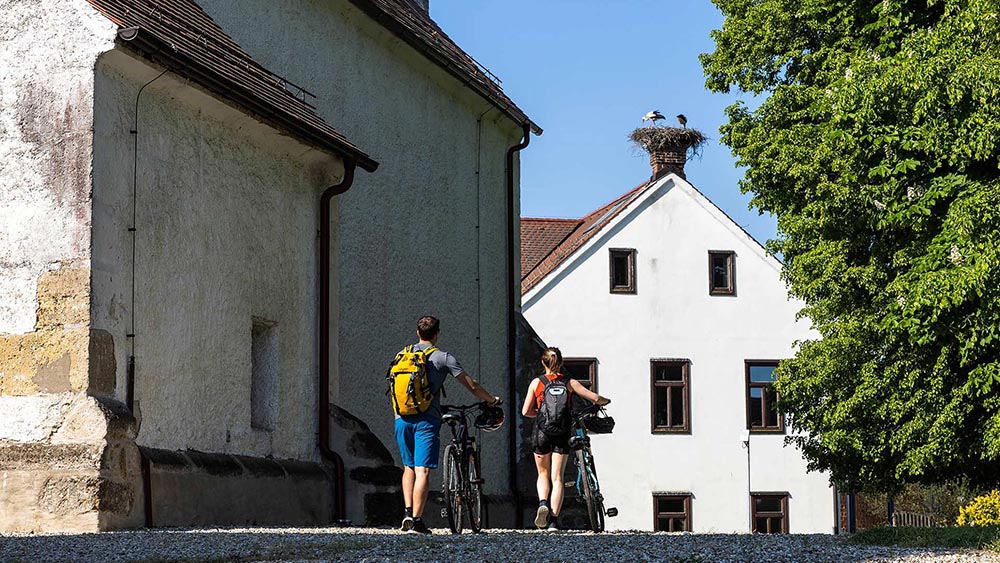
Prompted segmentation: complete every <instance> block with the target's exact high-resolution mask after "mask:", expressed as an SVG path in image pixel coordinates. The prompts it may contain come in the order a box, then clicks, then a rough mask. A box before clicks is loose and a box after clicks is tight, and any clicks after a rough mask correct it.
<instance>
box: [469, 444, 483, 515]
mask: <svg viewBox="0 0 1000 563" xmlns="http://www.w3.org/2000/svg"><path fill="white" fill-rule="evenodd" d="M466 475H468V476H469V480H468V481H467V482H468V484H469V490H468V492H467V493H466V494H465V501H466V502H465V512H466V513H467V514H468V515H469V528H471V529H472V531H473V532H474V533H477V534H478V533H479V532H481V531H482V530H483V481H482V477H481V472H480V470H479V456H478V454H477V452H476V451H470V452H469V466H468V469H467V470H466Z"/></svg>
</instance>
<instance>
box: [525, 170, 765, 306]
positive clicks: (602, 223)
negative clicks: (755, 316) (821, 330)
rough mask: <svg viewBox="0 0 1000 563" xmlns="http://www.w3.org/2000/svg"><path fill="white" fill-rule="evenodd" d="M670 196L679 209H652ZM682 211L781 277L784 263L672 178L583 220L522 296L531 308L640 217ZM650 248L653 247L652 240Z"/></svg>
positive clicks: (628, 195) (541, 264)
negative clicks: (591, 253)
mask: <svg viewBox="0 0 1000 563" xmlns="http://www.w3.org/2000/svg"><path fill="white" fill-rule="evenodd" d="M668 192H671V198H674V199H675V201H674V203H668V204H666V205H656V206H653V205H652V203H653V202H654V201H655V200H658V199H660V198H662V197H663V196H665V195H667V193H668ZM677 198H683V199H684V200H685V202H684V204H681V203H680V202H679V201H677ZM680 205H683V206H684V207H689V208H690V209H688V210H686V211H684V212H683V213H684V214H686V215H691V217H685V220H694V221H697V222H699V223H701V224H702V225H703V226H704V227H705V229H709V230H712V229H714V231H715V232H717V233H725V234H724V236H723V235H719V236H721V238H723V239H724V240H725V241H726V244H725V245H724V246H726V245H736V246H738V247H739V248H735V247H734V248H731V250H739V251H743V252H749V253H751V254H752V255H754V256H756V257H757V258H758V259H760V260H763V261H765V262H767V263H768V264H769V267H770V268H772V269H773V270H775V271H780V269H781V263H780V262H779V261H778V260H777V259H776V258H775V257H774V256H772V255H771V254H769V253H768V252H767V251H766V249H765V248H764V247H763V246H762V245H761V244H760V243H759V242H757V240H756V239H754V238H753V237H752V236H751V235H750V234H749V233H747V232H746V231H745V230H744V229H743V228H742V227H740V226H739V225H738V224H737V223H736V222H735V221H733V220H732V218H730V217H729V216H728V215H726V213H725V212H723V211H722V210H721V209H720V208H719V207H718V206H716V205H715V204H714V203H713V202H712V201H711V200H710V199H708V198H707V197H706V196H705V195H704V194H702V193H701V192H700V191H699V190H698V189H697V188H695V187H694V186H693V185H691V184H690V183H688V182H687V181H685V180H683V179H682V178H680V177H679V176H676V175H674V174H669V175H667V176H664V177H663V178H661V179H659V180H657V181H655V182H649V183H646V184H643V185H640V186H639V187H637V188H635V189H633V190H631V191H630V192H628V193H626V194H625V195H623V196H621V197H619V198H617V199H616V200H614V201H612V202H611V203H609V204H607V205H605V206H603V207H601V208H600V209H598V210H596V211H594V212H593V213H591V214H590V215H588V216H587V217H585V218H584V219H582V220H581V224H580V226H579V227H578V228H577V229H575V230H574V232H573V233H571V234H570V235H569V236H568V237H567V238H566V239H565V240H564V241H563V242H562V243H560V244H559V245H558V246H557V247H556V248H555V249H554V250H553V251H552V252H550V253H549V254H548V255H547V256H545V257H544V258H543V259H542V260H541V261H540V262H539V263H538V265H537V266H535V268H534V269H533V270H532V271H531V272H529V273H528V274H527V275H525V276H524V277H523V279H522V287H521V294H522V296H524V298H525V301H526V302H527V301H530V300H533V299H535V298H536V297H537V294H538V293H539V292H540V291H544V287H545V286H547V285H550V284H553V283H558V281H559V278H561V277H563V276H564V274H565V271H566V270H569V269H572V268H573V267H574V265H575V263H576V262H578V261H580V260H583V259H586V257H587V254H588V253H589V251H590V249H591V248H592V247H594V246H595V245H601V244H603V242H604V241H605V240H606V239H608V238H609V237H610V235H612V234H614V233H616V232H618V231H620V230H621V229H624V228H626V226H627V224H628V223H631V222H634V221H636V220H639V215H640V214H642V215H643V217H644V218H645V217H647V216H649V215H650V214H654V215H658V216H660V217H661V220H669V217H670V215H671V214H676V213H679V211H678V209H677V208H678V206H680ZM699 230H702V229H699ZM659 236H660V233H656V232H651V233H648V234H647V235H646V237H647V239H655V238H657V237H659ZM647 242H652V241H651V240H647ZM635 244H637V243H635ZM720 249H721V248H720ZM706 259H707V258H706Z"/></svg>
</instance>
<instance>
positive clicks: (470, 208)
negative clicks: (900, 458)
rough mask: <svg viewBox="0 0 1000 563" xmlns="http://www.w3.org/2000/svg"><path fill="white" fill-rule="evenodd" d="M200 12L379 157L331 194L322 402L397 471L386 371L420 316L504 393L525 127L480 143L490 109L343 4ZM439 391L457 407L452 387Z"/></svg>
mask: <svg viewBox="0 0 1000 563" xmlns="http://www.w3.org/2000/svg"><path fill="white" fill-rule="evenodd" d="M200 4H201V5H202V6H203V7H204V8H205V10H206V11H207V12H208V13H209V14H210V15H211V16H212V17H213V18H215V20H216V21H217V22H218V23H219V24H220V25H221V26H222V27H223V28H224V29H226V30H227V31H228V32H229V33H230V34H231V35H232V36H233V37H234V38H235V39H236V40H237V41H238V42H239V43H240V44H241V45H243V46H244V47H245V48H246V49H247V51H249V52H250V53H251V54H252V55H253V56H254V57H255V58H257V59H258V60H260V61H262V62H263V63H264V64H265V66H268V67H269V68H271V69H272V70H274V71H275V72H277V73H279V74H282V75H285V76H286V77H287V78H288V79H289V80H291V81H292V82H295V83H297V84H300V85H302V86H303V87H305V88H306V89H307V90H309V91H312V92H315V93H316V94H317V95H318V99H317V100H316V101H315V103H316V104H317V106H318V111H319V113H320V114H321V115H322V116H323V117H324V118H325V119H326V120H327V121H328V122H329V123H331V124H332V125H333V126H334V127H336V128H338V129H339V130H341V131H343V132H344V134H345V135H347V137H348V138H350V139H351V140H352V141H354V142H356V143H357V144H358V145H359V146H361V147H362V148H364V149H365V150H367V151H370V153H371V154H372V156H373V157H374V158H375V159H376V160H378V161H379V162H380V167H379V169H378V171H377V172H376V173H374V174H364V173H359V175H358V178H357V180H356V182H355V185H354V187H353V188H352V189H351V191H349V192H348V193H347V194H346V195H344V196H341V197H340V198H338V199H339V201H340V204H341V207H340V216H339V217H340V230H339V240H338V242H337V250H338V256H337V261H338V263H339V268H338V271H340V272H341V273H342V274H341V276H340V278H339V287H338V288H336V291H335V293H334V294H335V295H339V319H338V325H337V328H336V329H335V330H337V333H338V334H339V338H338V341H337V342H336V343H335V346H334V350H333V352H334V354H335V355H334V357H339V361H338V363H337V365H338V367H339V369H338V371H339V373H338V374H337V377H335V378H334V381H333V383H332V387H333V389H332V395H333V399H334V401H335V402H336V404H337V405H339V406H340V407H342V408H343V409H346V410H347V411H349V412H350V413H351V414H353V415H354V416H356V417H359V418H360V419H363V421H364V422H365V423H366V424H367V425H368V426H369V427H370V429H371V432H372V434H373V435H374V436H375V437H376V438H377V439H378V440H379V441H380V442H381V443H382V444H383V445H384V446H385V447H387V449H388V450H389V451H390V452H391V453H392V455H393V456H394V457H395V459H396V461H397V463H398V454H397V452H396V447H395V444H394V440H393V438H392V421H393V419H392V416H391V413H390V408H389V406H388V403H387V401H386V399H385V396H384V394H383V391H382V389H383V387H382V377H383V375H384V373H385V369H386V366H387V362H388V361H389V360H390V359H391V358H392V356H393V355H394V354H395V353H396V352H397V351H398V350H399V349H400V348H401V347H402V346H404V345H406V344H407V343H409V342H411V341H412V340H413V339H414V331H415V324H416V320H417V318H419V317H420V316H421V315H424V314H434V315H436V316H438V317H439V318H440V319H441V321H442V327H443V331H442V337H441V341H440V345H441V346H442V347H443V348H445V349H446V350H448V351H450V352H452V353H454V354H455V355H456V356H457V357H458V358H459V360H460V361H461V362H462V363H463V365H464V366H465V368H466V369H467V370H468V371H469V372H470V373H472V374H473V375H474V376H476V377H478V378H480V379H481V380H482V381H483V382H484V383H485V384H486V385H487V387H488V388H489V389H490V390H492V391H494V392H495V393H498V394H505V388H506V381H507V376H508V373H509V370H508V368H507V366H506V309H507V306H506V303H505V301H506V297H505V290H504V287H505V286H504V283H505V276H506V271H505V264H506V262H505V242H504V240H505V239H504V237H505V211H504V210H505V202H504V200H505V194H504V182H503V175H504V170H503V167H504V154H505V151H506V149H507V147H508V146H510V145H512V144H514V143H515V142H516V141H517V140H518V139H519V138H520V128H519V127H516V126H515V125H514V124H513V123H512V122H511V121H510V120H508V119H506V118H504V117H499V116H498V111H496V110H491V111H489V112H488V113H486V114H485V116H484V117H483V121H482V131H481V133H482V135H481V138H480V136H479V131H478V129H477V118H478V116H479V115H480V114H483V112H486V111H487V110H489V109H490V108H491V106H490V105H489V104H488V103H487V102H486V101H485V100H484V99H482V98H480V97H478V96H476V95H474V94H472V93H471V91H470V90H468V89H467V88H464V87H463V86H462V85H461V84H460V83H459V81H458V80H456V79H455V78H453V77H451V76H450V75H447V74H446V73H445V72H444V71H443V70H441V69H439V68H438V67H436V66H434V65H433V64H432V63H430V62H429V61H428V60H427V59H426V58H424V57H423V56H422V55H420V54H418V53H417V52H416V51H414V50H413V49H412V48H410V47H409V46H407V45H406V44H404V43H403V42H402V41H400V40H399V39H396V38H395V37H394V36H392V35H391V34H390V33H389V32H387V31H385V30H384V29H383V28H381V27H380V26H379V25H378V24H376V23H375V22H374V21H373V20H371V19H370V18H368V17H367V16H365V15H364V14H362V13H360V12H359V11H358V10H357V9H355V8H354V7H353V6H351V5H350V4H349V3H348V2H347V1H346V0H335V1H330V0H289V1H286V2H268V1H263V0H254V1H252V2H248V1H246V0H204V1H202V2H200ZM477 162H478V163H479V164H480V166H481V174H480V175H479V180H480V190H479V194H478V195H477V175H476V171H477ZM477 208H478V209H477ZM477 223H478V229H477ZM477 231H478V235H479V239H480V241H481V243H480V244H479V245H478V247H477V244H476V241H477ZM477 264H478V267H479V271H478V272H477ZM477 278H478V279H479V280H480V281H481V288H480V289H479V291H477ZM450 396H451V398H452V400H456V401H457V400H464V399H465V398H468V395H467V394H466V393H465V391H464V390H461V389H458V388H457V386H455V385H454V384H451V395H450ZM508 430H509V428H505V429H503V430H502V431H500V432H496V433H493V434H489V435H485V436H484V441H485V444H484V445H485V447H486V448H487V451H488V455H489V457H487V458H486V460H485V463H484V468H485V473H486V475H485V477H486V479H487V485H486V488H487V491H488V492H490V493H503V492H506V491H507V466H508V464H507V462H506V452H507V435H506V433H507V431H508ZM350 436H351V432H349V431H344V432H338V429H337V426H336V425H334V441H335V446H336V448H337V449H338V450H340V451H346V449H347V448H348V447H349V446H348V444H347V441H348V440H349V439H350ZM349 457H353V456H349ZM349 461H350V460H349ZM376 462H378V460H377V459H375V458H372V459H371V460H369V461H368V462H363V461H360V460H359V461H358V463H362V464H364V463H376ZM361 466H363V465H359V466H357V467H361ZM350 469H351V468H350V467H349V468H348V471H349V473H350ZM363 490H368V489H367V488H365V487H360V486H353V485H352V486H349V491H355V492H357V493H359V494H354V495H352V496H351V497H350V498H349V505H348V512H349V515H348V516H349V517H350V518H352V519H353V520H355V521H361V520H362V518H363V517H362V515H363V513H364V502H365V501H364V498H363V496H362V495H361V494H360V492H361V491H363Z"/></svg>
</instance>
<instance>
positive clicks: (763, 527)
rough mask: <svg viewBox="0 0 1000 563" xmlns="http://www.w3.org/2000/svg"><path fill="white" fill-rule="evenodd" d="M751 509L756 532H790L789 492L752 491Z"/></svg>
mask: <svg viewBox="0 0 1000 563" xmlns="http://www.w3.org/2000/svg"><path fill="white" fill-rule="evenodd" d="M750 511H751V515H752V518H753V530H752V531H753V532H754V533H756V534H787V533H788V493H752V494H751V495H750Z"/></svg>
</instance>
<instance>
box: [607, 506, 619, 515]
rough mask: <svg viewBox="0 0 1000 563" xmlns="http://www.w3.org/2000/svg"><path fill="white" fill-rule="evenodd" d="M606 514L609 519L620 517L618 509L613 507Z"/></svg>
mask: <svg viewBox="0 0 1000 563" xmlns="http://www.w3.org/2000/svg"><path fill="white" fill-rule="evenodd" d="M604 513H605V514H607V515H608V518H614V517H615V516H618V509H617V508H615V507H613V506H612V507H611V508H609V509H607V510H605V511H604Z"/></svg>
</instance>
